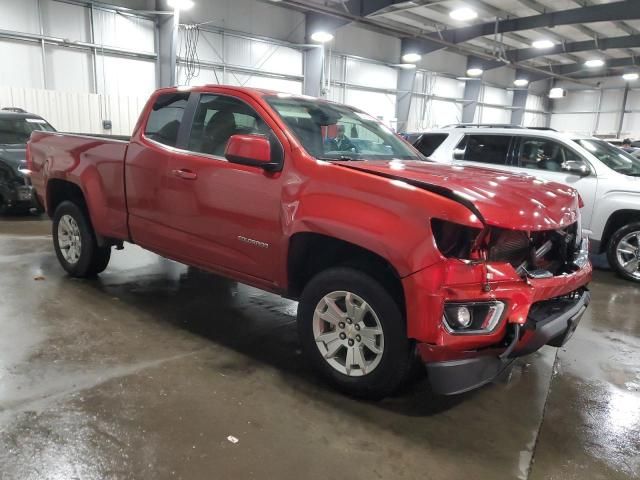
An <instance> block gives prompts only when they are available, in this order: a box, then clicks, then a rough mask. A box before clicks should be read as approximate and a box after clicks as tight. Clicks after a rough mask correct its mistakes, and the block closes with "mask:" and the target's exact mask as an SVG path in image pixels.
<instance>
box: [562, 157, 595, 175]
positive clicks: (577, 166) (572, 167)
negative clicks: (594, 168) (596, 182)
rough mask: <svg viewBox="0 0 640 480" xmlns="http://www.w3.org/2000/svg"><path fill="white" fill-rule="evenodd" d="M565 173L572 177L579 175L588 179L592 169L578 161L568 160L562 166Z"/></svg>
mask: <svg viewBox="0 0 640 480" xmlns="http://www.w3.org/2000/svg"><path fill="white" fill-rule="evenodd" d="M560 167H561V168H562V170H563V171H565V172H567V173H570V174H572V175H578V176H580V177H586V176H587V175H589V174H590V173H591V169H590V168H589V166H588V165H587V164H586V163H584V162H580V161H578V160H567V161H566V162H562V165H560Z"/></svg>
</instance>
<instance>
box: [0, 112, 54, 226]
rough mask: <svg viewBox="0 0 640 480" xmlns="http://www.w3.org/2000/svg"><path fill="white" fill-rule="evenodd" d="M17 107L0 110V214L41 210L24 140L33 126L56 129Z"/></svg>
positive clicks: (25, 140)
mask: <svg viewBox="0 0 640 480" xmlns="http://www.w3.org/2000/svg"><path fill="white" fill-rule="evenodd" d="M17 110H18V109H13V108H11V109H8V108H7V109H2V110H0V214H3V213H8V212H19V213H27V212H29V211H31V210H32V209H36V210H38V211H42V207H41V206H40V205H39V203H38V201H37V199H36V196H35V195H34V194H33V189H32V187H31V181H30V179H29V175H28V174H29V171H28V170H27V163H26V148H27V140H29V137H30V136H31V132H33V131H34V130H45V131H48V132H54V131H55V129H54V128H53V127H52V126H51V125H49V123H47V121H46V120H44V119H43V118H42V117H39V116H37V115H33V114H30V113H24V112H19V111H17Z"/></svg>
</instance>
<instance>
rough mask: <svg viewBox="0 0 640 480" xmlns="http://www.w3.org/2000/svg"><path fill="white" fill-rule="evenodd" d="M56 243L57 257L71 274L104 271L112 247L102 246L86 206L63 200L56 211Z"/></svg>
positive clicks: (89, 273) (83, 274) (87, 275)
mask: <svg viewBox="0 0 640 480" xmlns="http://www.w3.org/2000/svg"><path fill="white" fill-rule="evenodd" d="M53 245H54V248H55V251H56V255H57V257H58V261H59V262H60V265H62V268H64V269H65V270H66V271H67V273H69V275H71V276H72V277H78V278H87V277H93V276H95V275H97V274H98V273H101V272H103V271H104V269H105V268H107V265H108V264H109V259H110V258H111V247H100V246H99V245H98V242H97V241H96V235H95V232H94V231H93V227H92V226H91V221H90V220H89V216H88V215H87V213H86V211H85V209H83V208H82V207H80V206H78V205H76V204H75V203H73V202H70V201H65V202H62V203H61V204H60V205H59V206H58V208H56V211H55V213H54V215H53Z"/></svg>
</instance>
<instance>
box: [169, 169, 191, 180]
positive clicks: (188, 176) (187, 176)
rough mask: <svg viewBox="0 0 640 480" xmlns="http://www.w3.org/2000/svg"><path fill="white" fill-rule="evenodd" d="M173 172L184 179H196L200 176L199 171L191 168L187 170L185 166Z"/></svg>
mask: <svg viewBox="0 0 640 480" xmlns="http://www.w3.org/2000/svg"><path fill="white" fill-rule="evenodd" d="M171 173H173V175H174V176H176V177H178V178H182V179H184V180H195V179H196V178H198V174H197V173H194V172H192V171H191V170H187V169H185V168H181V169H180V170H173V171H172V172H171Z"/></svg>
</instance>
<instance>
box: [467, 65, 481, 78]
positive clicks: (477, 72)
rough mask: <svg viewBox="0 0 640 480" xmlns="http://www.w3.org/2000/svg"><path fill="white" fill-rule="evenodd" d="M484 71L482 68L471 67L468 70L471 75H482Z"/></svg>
mask: <svg viewBox="0 0 640 480" xmlns="http://www.w3.org/2000/svg"><path fill="white" fill-rule="evenodd" d="M483 73H484V70H482V69H481V68H477V67H476V68H469V69H468V70H467V75H469V76H470V77H479V76H480V75H482V74H483Z"/></svg>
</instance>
